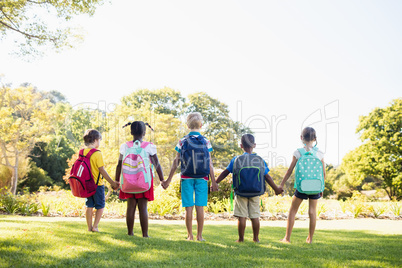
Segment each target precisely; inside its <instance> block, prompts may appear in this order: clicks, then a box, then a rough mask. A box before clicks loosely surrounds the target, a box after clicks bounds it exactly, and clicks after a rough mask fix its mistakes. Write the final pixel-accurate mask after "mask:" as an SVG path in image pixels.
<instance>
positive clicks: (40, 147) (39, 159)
mask: <svg viewBox="0 0 402 268" xmlns="http://www.w3.org/2000/svg"><path fill="white" fill-rule="evenodd" d="M74 153H75V152H74V150H73V148H71V146H70V145H69V144H68V142H67V140H66V138H65V137H63V136H60V137H56V136H55V137H54V138H53V139H52V140H51V141H50V142H49V143H44V142H39V143H37V144H36V146H35V147H34V149H33V150H32V151H31V159H32V161H33V162H35V164H36V166H37V167H38V168H41V169H43V170H45V171H46V172H47V174H48V176H49V177H50V178H51V180H52V181H53V182H55V183H56V184H58V185H60V186H63V185H65V183H64V181H63V176H64V175H65V173H66V169H68V168H69V166H68V162H67V161H68V159H70V158H71V156H72V155H73V154H74ZM28 177H30V174H28ZM42 185H45V184H42ZM31 190H33V188H32V187H31ZM33 191H34V190H33Z"/></svg>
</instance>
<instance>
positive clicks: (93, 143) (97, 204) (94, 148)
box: [70, 129, 119, 232]
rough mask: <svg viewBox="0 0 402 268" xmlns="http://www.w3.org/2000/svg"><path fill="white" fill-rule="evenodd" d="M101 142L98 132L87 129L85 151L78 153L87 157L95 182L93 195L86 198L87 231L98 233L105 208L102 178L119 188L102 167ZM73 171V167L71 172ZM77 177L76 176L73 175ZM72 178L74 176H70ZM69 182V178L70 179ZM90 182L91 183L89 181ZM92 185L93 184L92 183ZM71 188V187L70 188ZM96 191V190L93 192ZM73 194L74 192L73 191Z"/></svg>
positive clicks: (79, 171) (80, 170)
mask: <svg viewBox="0 0 402 268" xmlns="http://www.w3.org/2000/svg"><path fill="white" fill-rule="evenodd" d="M101 140H102V135H101V134H100V133H99V131H97V130H95V129H89V130H87V131H86V132H85V134H84V142H85V145H86V148H85V149H82V150H81V151H80V157H87V158H89V161H90V166H91V167H90V169H89V167H88V170H90V171H91V172H90V173H91V175H92V180H96V184H95V187H93V188H94V192H95V193H91V194H92V195H91V196H88V197H87V198H86V202H85V204H86V207H87V209H86V213H85V217H86V220H87V226H88V231H92V232H98V231H99V230H98V224H99V221H100V219H101V218H102V214H103V210H104V208H105V186H104V182H103V178H105V179H106V180H107V181H108V182H109V183H110V184H111V185H112V188H113V189H114V190H116V189H118V188H119V184H118V183H116V182H115V181H113V180H112V178H110V176H109V174H108V173H107V171H106V170H105V168H104V167H103V166H104V164H103V156H102V153H101V151H99V150H98V148H99V146H100V142H101ZM73 170H74V167H73V169H72V171H73ZM77 172H78V175H80V174H81V173H82V172H83V168H81V169H80V168H79V167H78V170H77ZM75 175H77V174H75ZM72 177H74V176H72ZM70 180H71V177H70ZM91 182H92V181H91ZM92 184H93V182H92ZM96 185H97V187H96ZM71 187H73V186H71ZM95 189H96V190H95ZM73 192H74V191H73ZM94 208H95V209H96V213H95V220H94V223H93V224H92V215H93V209H94Z"/></svg>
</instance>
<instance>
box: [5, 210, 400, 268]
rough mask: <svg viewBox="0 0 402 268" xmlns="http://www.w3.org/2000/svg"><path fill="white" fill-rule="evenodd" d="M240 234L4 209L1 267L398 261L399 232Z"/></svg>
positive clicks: (269, 230) (272, 230) (271, 230)
mask: <svg viewBox="0 0 402 268" xmlns="http://www.w3.org/2000/svg"><path fill="white" fill-rule="evenodd" d="M247 224H248V226H247V229H246V240H247V241H246V242H244V243H242V244H238V243H234V241H235V240H236V239H237V226H236V225H211V224H207V225H205V227H204V238H205V239H207V241H206V242H190V241H186V240H185V237H186V230H185V226H184V224H183V223H180V224H168V225H163V224H160V223H158V224H155V223H152V224H150V228H149V234H150V236H151V237H152V238H150V239H144V238H142V237H141V236H140V233H141V231H140V226H139V222H138V220H136V224H135V229H134V232H135V236H134V237H129V236H127V235H126V226H125V222H124V221H121V220H120V221H110V220H102V221H101V223H100V226H99V228H100V230H101V231H102V233H90V232H87V231H86V224H85V219H73V220H71V219H57V218H41V217H16V216H0V267H37V266H49V267H150V266H151V267H152V266H154V267H174V266H176V267H195V266H202V267H281V266H286V267H367V266H369V267H401V265H402V261H401V255H400V254H401V250H402V235H381V234H375V233H370V232H364V231H331V230H318V231H317V232H316V234H315V243H314V244H312V245H308V244H306V243H305V242H304V241H305V238H306V236H307V230H306V229H295V230H294V232H293V235H292V242H293V243H292V244H282V243H280V242H279V240H280V239H281V238H282V237H283V235H284V232H285V228H279V227H262V228H261V232H260V240H261V243H259V244H256V243H253V242H251V239H252V233H251V226H250V222H248V223H247Z"/></svg>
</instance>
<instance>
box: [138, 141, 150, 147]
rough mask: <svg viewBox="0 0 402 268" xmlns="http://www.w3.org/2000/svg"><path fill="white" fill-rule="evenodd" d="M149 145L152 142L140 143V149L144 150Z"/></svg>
mask: <svg viewBox="0 0 402 268" xmlns="http://www.w3.org/2000/svg"><path fill="white" fill-rule="evenodd" d="M149 144H152V142H148V141H144V142H142V143H141V148H142V149H145V147H147V146H148V145H149Z"/></svg>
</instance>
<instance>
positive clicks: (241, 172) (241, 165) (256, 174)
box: [233, 154, 265, 197]
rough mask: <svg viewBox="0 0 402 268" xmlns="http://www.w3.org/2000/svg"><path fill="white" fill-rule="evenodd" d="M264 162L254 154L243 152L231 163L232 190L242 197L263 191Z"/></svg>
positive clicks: (257, 194) (260, 193)
mask: <svg viewBox="0 0 402 268" xmlns="http://www.w3.org/2000/svg"><path fill="white" fill-rule="evenodd" d="M264 173H265V163H264V160H263V159H262V158H261V157H260V156H258V155H256V154H243V155H240V156H238V157H237V158H236V160H235V161H234V163H233V190H234V192H235V193H236V194H237V195H239V196H243V197H254V196H259V195H263V194H264V193H265V179H264Z"/></svg>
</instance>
